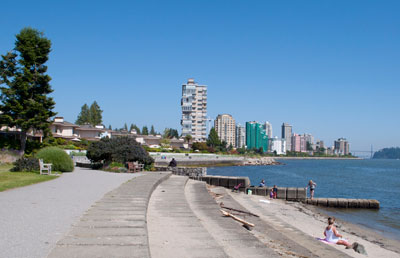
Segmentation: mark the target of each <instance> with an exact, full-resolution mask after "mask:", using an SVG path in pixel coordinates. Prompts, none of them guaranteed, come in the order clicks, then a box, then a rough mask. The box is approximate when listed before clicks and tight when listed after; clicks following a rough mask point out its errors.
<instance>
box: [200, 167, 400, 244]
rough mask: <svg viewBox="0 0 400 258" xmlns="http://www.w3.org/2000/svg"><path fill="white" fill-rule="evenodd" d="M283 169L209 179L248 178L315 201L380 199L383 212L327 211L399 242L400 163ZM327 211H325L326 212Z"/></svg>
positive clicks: (221, 171) (218, 170)
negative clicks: (308, 192)
mask: <svg viewBox="0 0 400 258" xmlns="http://www.w3.org/2000/svg"><path fill="white" fill-rule="evenodd" d="M281 162H283V163H285V165H280V166H248V167H215V168H208V170H207V174H209V175H224V176H248V177H249V178H250V181H251V184H252V185H258V183H259V182H260V181H261V179H265V181H266V183H267V185H268V186H271V185H274V184H276V185H277V186H286V187H305V186H306V185H307V183H308V181H309V180H310V179H312V180H313V181H314V182H316V183H317V188H316V190H315V197H335V198H356V199H377V200H379V201H380V204H381V206H380V207H381V208H380V210H354V209H327V213H329V214H331V215H334V216H336V217H338V218H341V219H343V220H346V221H349V222H352V223H355V224H359V225H362V226H365V227H368V228H371V229H373V230H375V231H378V232H380V233H381V234H383V235H385V236H387V237H391V238H395V239H398V240H400V160H281ZM325 211H326V210H325Z"/></svg>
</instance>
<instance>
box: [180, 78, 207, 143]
mask: <svg viewBox="0 0 400 258" xmlns="http://www.w3.org/2000/svg"><path fill="white" fill-rule="evenodd" d="M181 107H182V120H181V125H182V136H186V135H188V134H190V135H191V136H192V138H193V140H194V141H197V142H204V141H206V139H207V128H206V122H207V86H206V85H198V84H197V83H196V82H195V81H194V79H189V80H188V82H187V84H183V85H182V99H181Z"/></svg>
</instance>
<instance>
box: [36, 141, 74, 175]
mask: <svg viewBox="0 0 400 258" xmlns="http://www.w3.org/2000/svg"><path fill="white" fill-rule="evenodd" d="M36 158H38V159H43V162H44V163H52V164H53V166H52V170H54V171H61V172H72V171H73V170H74V163H73V162H72V159H71V158H70V157H69V156H68V154H67V153H66V152H65V151H63V150H62V149H60V148H57V147H46V148H43V149H41V150H40V151H39V152H38V153H37V154H36Z"/></svg>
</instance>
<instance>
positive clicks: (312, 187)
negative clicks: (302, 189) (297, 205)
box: [306, 180, 317, 200]
mask: <svg viewBox="0 0 400 258" xmlns="http://www.w3.org/2000/svg"><path fill="white" fill-rule="evenodd" d="M316 186H317V184H316V183H315V182H313V181H312V180H310V181H309V182H308V185H307V187H306V189H307V188H310V198H311V200H312V199H313V198H314V190H315V187H316Z"/></svg>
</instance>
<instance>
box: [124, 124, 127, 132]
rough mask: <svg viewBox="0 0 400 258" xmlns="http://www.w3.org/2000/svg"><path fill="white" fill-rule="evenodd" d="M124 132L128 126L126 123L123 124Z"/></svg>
mask: <svg viewBox="0 0 400 258" xmlns="http://www.w3.org/2000/svg"><path fill="white" fill-rule="evenodd" d="M124 130H125V131H128V125H127V124H126V123H125V124H124Z"/></svg>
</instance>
